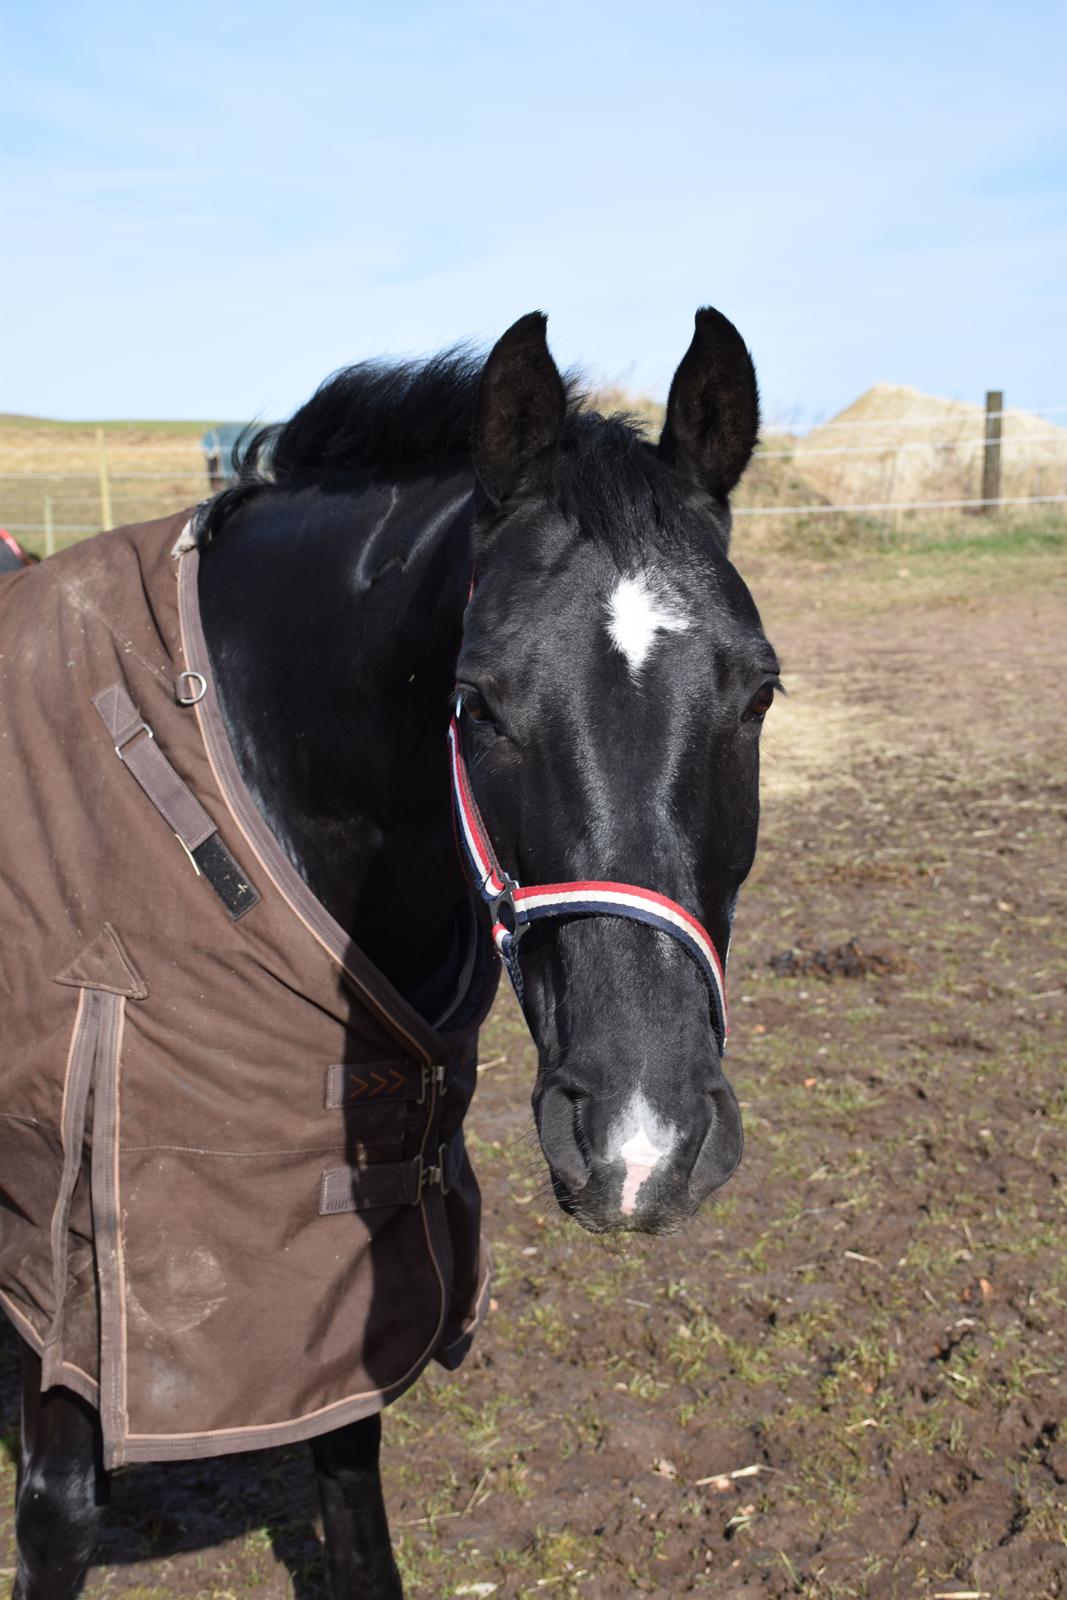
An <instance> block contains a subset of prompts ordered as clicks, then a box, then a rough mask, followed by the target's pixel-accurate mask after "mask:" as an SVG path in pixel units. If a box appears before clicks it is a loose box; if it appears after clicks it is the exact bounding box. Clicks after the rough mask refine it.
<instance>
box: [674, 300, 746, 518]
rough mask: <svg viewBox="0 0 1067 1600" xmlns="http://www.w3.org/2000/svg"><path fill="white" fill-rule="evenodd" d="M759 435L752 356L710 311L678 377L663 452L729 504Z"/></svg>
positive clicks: (701, 317) (703, 314)
mask: <svg viewBox="0 0 1067 1600" xmlns="http://www.w3.org/2000/svg"><path fill="white" fill-rule="evenodd" d="M758 434H759V393H758V391H757V389H756V370H755V368H754V367H753V365H752V357H751V356H750V355H749V353H748V351H747V349H746V348H745V341H744V340H743V339H742V337H741V335H740V334H739V333H738V331H737V329H736V328H735V327H734V325H733V323H732V322H729V321H727V319H726V318H725V317H724V316H723V315H722V313H721V312H719V311H714V310H713V309H712V308H711V306H704V307H703V308H702V309H701V310H700V311H698V312H697V314H696V329H695V331H694V333H693V342H692V344H691V345H690V346H689V349H688V350H687V351H686V353H685V355H684V356H683V357H682V361H681V365H680V366H679V368H678V371H677V372H676V373H675V374H674V381H673V382H672V384H671V392H670V394H669V395H668V397H667V418H666V421H665V422H664V424H663V433H662V435H661V436H660V441H659V453H660V455H661V457H662V458H663V460H664V461H669V462H670V463H671V464H672V465H673V466H676V467H678V469H679V470H680V471H682V472H685V473H687V474H688V476H689V477H691V478H695V479H696V480H697V482H698V483H700V484H702V485H703V487H704V488H705V489H707V490H709V491H710V493H711V494H713V495H715V496H716V498H717V499H720V500H725V499H726V497H727V495H728V494H729V493H730V490H731V489H732V488H733V487H734V485H735V484H736V483H737V480H738V479H739V478H740V476H741V474H742V472H744V470H745V468H746V467H747V466H748V462H749V457H750V456H751V455H752V451H753V449H754V448H755V444H756V437H757V435H758Z"/></svg>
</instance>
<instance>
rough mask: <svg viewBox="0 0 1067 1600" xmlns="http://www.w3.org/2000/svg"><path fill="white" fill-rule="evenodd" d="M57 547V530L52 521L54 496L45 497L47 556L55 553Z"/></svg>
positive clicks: (45, 542) (45, 551) (45, 544)
mask: <svg viewBox="0 0 1067 1600" xmlns="http://www.w3.org/2000/svg"><path fill="white" fill-rule="evenodd" d="M55 549H56V530H55V527H54V525H53V523H52V496H51V495H50V494H46V495H45V497H44V553H45V555H46V556H50V555H54V554H55Z"/></svg>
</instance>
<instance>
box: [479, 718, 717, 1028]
mask: <svg viewBox="0 0 1067 1600" xmlns="http://www.w3.org/2000/svg"><path fill="white" fill-rule="evenodd" d="M462 711H463V702H462V700H460V699H457V701H456V709H455V713H454V715H453V717H452V722H451V725H450V727H449V730H448V744H449V751H450V754H451V761H452V797H453V801H454V803H455V814H456V833H457V835H458V837H459V840H460V843H461V846H462V852H461V853H462V854H463V855H465V857H466V859H467V862H468V865H469V868H470V871H471V875H472V877H473V879H474V882H475V885H476V886H477V889H478V892H479V893H480V894H481V897H482V899H483V900H484V901H485V903H486V905H487V906H488V907H489V914H490V917H491V919H492V924H493V940H494V942H495V944H496V947H497V949H498V950H499V952H500V958H501V960H502V961H503V963H504V966H505V968H506V970H507V974H508V977H509V978H510V979H511V983H512V987H513V988H514V990H515V993H516V995H517V997H518V1000H519V1004H520V1005H521V1004H522V998H523V985H522V971H521V968H520V967H519V956H518V946H519V940H520V939H521V938H522V936H523V934H524V933H525V932H526V930H527V928H528V927H529V926H530V924H531V923H532V922H539V921H541V920H542V919H543V918H545V917H574V916H592V915H600V916H605V917H626V918H628V919H629V920H630V921H631V922H644V923H647V924H648V926H649V927H651V928H658V929H659V931H660V932H661V933H669V934H670V936H671V938H672V939H677V940H678V943H679V944H680V945H681V946H682V948H683V949H684V950H687V951H688V952H689V954H690V955H691V956H692V957H693V960H694V961H695V962H696V964H697V966H698V967H699V968H700V970H701V972H702V973H703V975H704V979H705V981H706V983H707V985H708V989H709V991H710V994H711V1011H712V1023H713V1026H714V1029H715V1038H716V1041H717V1043H718V1046H719V1052H720V1054H725V1051H726V1034H727V1026H726V989H725V984H724V981H723V963H722V962H721V961H720V960H719V955H718V952H717V951H716V949H715V946H714V944H713V943H712V940H711V937H710V935H709V934H708V932H707V929H706V928H704V927H703V926H702V925H701V924H700V923H699V922H698V921H697V919H696V917H694V916H692V915H690V913H689V912H688V911H686V909H685V907H684V906H680V905H679V904H678V903H677V901H675V900H668V899H667V897H666V895H662V894H656V893H655V891H654V890H652V889H641V888H638V886H637V885H636V884H633V883H599V882H579V883H541V884H536V885H534V886H532V887H530V888H526V889H523V888H520V886H519V885H518V884H517V883H516V882H515V879H514V878H509V877H508V875H507V873H506V872H505V871H504V870H503V868H502V867H501V865H500V863H499V861H498V860H497V856H496V852H495V851H494V849H493V846H492V844H491V842H490V839H489V834H488V832H487V831H486V827H485V823H484V822H483V821H482V814H481V812H480V811H479V809H478V802H477V801H476V800H475V798H474V791H473V789H472V788H471V781H470V774H469V772H468V771H467V763H466V761H465V760H464V757H463V745H462V741H461V738H460V731H459V721H460V716H461V714H462Z"/></svg>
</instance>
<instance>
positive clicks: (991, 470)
mask: <svg viewBox="0 0 1067 1600" xmlns="http://www.w3.org/2000/svg"><path fill="white" fill-rule="evenodd" d="M1003 421H1004V396H1003V394H1002V392H1001V391H1000V390H999V389H987V390H986V397H985V452H984V454H983V456H982V499H983V500H984V501H986V502H987V503H986V504H985V505H984V506H982V507H981V508H980V509H981V510H982V511H995V510H996V509H997V501H998V500H999V499H1000V434H1001V424H1002V423H1003ZM972 481H973V480H972Z"/></svg>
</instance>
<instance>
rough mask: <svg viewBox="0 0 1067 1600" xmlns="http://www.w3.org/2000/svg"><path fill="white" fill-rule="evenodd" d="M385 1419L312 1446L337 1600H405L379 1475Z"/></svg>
mask: <svg viewBox="0 0 1067 1600" xmlns="http://www.w3.org/2000/svg"><path fill="white" fill-rule="evenodd" d="M381 1439H382V1419H381V1417H380V1416H373V1417H366V1418H365V1419H364V1420H363V1421H362V1422H350V1423H348V1424H347V1425H346V1426H345V1427H343V1428H336V1429H335V1430H334V1432H333V1433H324V1434H320V1436H319V1437H318V1438H317V1439H313V1440H312V1441H311V1453H312V1456H313V1457H314V1461H315V1471H316V1473H317V1474H318V1480H319V1496H320V1499H321V1501H322V1525H323V1531H324V1532H325V1535H326V1570H327V1574H328V1579H329V1589H330V1595H331V1597H332V1600H403V1592H404V1591H403V1588H402V1587H401V1583H400V1574H399V1573H398V1572H397V1570H396V1562H395V1561H394V1560H393V1546H392V1541H391V1539H390V1538H389V1523H388V1520H387V1519H386V1515H385V1501H384V1499H383V1498H382V1480H381V1478H380V1477H379V1475H378V1450H379V1447H380V1445H381Z"/></svg>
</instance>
